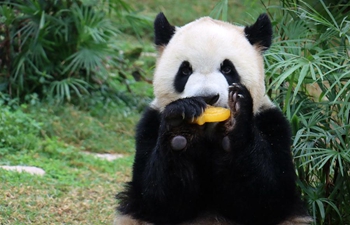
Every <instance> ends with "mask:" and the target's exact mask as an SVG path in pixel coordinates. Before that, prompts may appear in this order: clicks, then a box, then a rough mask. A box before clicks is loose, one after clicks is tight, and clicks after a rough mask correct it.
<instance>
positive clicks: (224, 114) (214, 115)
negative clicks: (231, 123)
mask: <svg viewBox="0 0 350 225" xmlns="http://www.w3.org/2000/svg"><path fill="white" fill-rule="evenodd" d="M230 114H231V112H230V110H229V109H226V108H222V107H214V106H207V108H206V109H205V110H204V113H203V114H202V115H201V116H199V117H197V118H196V119H195V120H194V123H196V124H198V125H203V124H205V123H212V122H222V121H225V120H227V119H228V118H229V117H230Z"/></svg>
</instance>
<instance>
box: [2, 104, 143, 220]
mask: <svg viewBox="0 0 350 225" xmlns="http://www.w3.org/2000/svg"><path fill="white" fill-rule="evenodd" d="M22 111H24V112H22ZM6 112H7V111H6ZM18 112H21V113H18ZM98 112H99V113H98ZM14 114H15V115H20V117H19V116H17V117H6V119H7V124H8V125H7V126H8V130H11V129H12V130H13V129H14V128H16V127H18V126H19V125H22V124H23V121H32V122H33V121H35V124H34V125H38V126H39V130H38V131H37V132H38V134H37V135H36V136H34V139H33V141H35V142H36V143H35V145H24V146H23V145H21V143H19V144H18V145H17V146H22V148H21V149H16V151H15V150H13V149H11V151H7V150H6V149H7V148H5V147H6V146H2V148H0V153H1V152H2V153H3V154H0V155H1V157H0V165H27V166H36V167H40V168H42V169H43V170H45V171H46V174H45V175H44V176H42V177H41V176H33V175H29V174H27V173H17V172H10V171H5V170H2V169H0V193H2V194H1V195H0V224H52V223H53V224H56V223H59V224H63V223H67V224H111V223H112V221H113V218H114V216H115V207H116V201H115V198H114V196H115V194H116V193H117V192H118V191H120V190H121V188H122V184H123V183H124V182H126V181H128V180H129V179H130V172H131V167H132V162H133V152H134V138H133V136H134V127H135V123H136V122H137V120H138V118H139V114H138V113H136V112H133V111H131V110H129V109H128V108H125V107H124V108H122V109H119V108H118V107H116V106H109V108H108V109H105V110H102V109H101V108H99V107H93V108H90V110H89V111H87V110H86V109H85V110H83V109H82V108H81V107H77V106H73V105H71V104H66V105H64V106H56V107H52V106H50V105H48V104H43V103H42V104H39V105H36V106H30V107H23V108H22V109H21V110H20V111H15V113H14ZM18 118H20V120H19V119H18ZM26 130H33V129H32V128H31V125H27V126H26ZM24 131H25V130H24ZM32 133H33V134H35V130H34V131H32ZM17 136H18V137H24V138H28V135H27V134H25V133H22V132H19V133H18V134H17ZM34 147H35V148H34ZM86 151H89V152H92V153H93V152H99V153H106V152H108V153H118V154H123V156H124V157H122V158H120V159H117V160H114V161H112V162H109V161H106V160H101V159H97V158H95V157H94V156H93V155H87V154H85V153H84V152H86Z"/></svg>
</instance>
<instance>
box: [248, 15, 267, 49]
mask: <svg viewBox="0 0 350 225" xmlns="http://www.w3.org/2000/svg"><path fill="white" fill-rule="evenodd" d="M244 33H245V35H246V37H247V39H248V41H249V42H250V44H252V45H258V46H259V47H261V48H262V50H266V49H268V48H269V47H270V46H271V43H272V25H271V21H270V19H269V17H268V15H267V14H265V13H264V14H261V15H260V16H259V18H258V19H257V20H256V22H255V23H254V24H253V25H251V26H246V27H245V28H244Z"/></svg>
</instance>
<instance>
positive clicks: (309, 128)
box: [265, 1, 350, 225]
mask: <svg viewBox="0 0 350 225" xmlns="http://www.w3.org/2000/svg"><path fill="white" fill-rule="evenodd" d="M317 2H319V4H318V5H317V7H320V6H321V7H320V8H318V9H317V10H316V9H315V8H314V7H312V6H311V5H309V4H307V3H305V2H302V1H298V2H294V3H293V2H291V1H282V4H283V7H279V9H281V10H279V12H277V11H275V10H274V9H273V8H272V7H271V8H269V9H268V10H269V13H270V14H271V15H272V17H274V20H275V21H276V23H275V24H276V26H275V28H276V32H275V36H276V38H275V44H274V45H273V46H272V48H271V49H270V50H269V51H268V52H267V53H266V54H265V57H266V62H267V83H268V87H269V91H268V94H269V95H270V96H271V97H272V98H273V99H274V100H275V101H276V103H277V104H278V105H279V106H280V107H281V109H282V110H283V112H284V113H285V115H286V116H287V117H288V119H289V120H290V121H291V122H292V128H293V133H294V143H293V151H294V156H295V164H296V168H297V173H298V176H299V181H298V183H299V186H300V188H301V191H302V193H303V195H304V197H305V199H306V200H307V202H308V203H309V206H310V213H311V214H312V216H313V217H314V219H315V224H329V225H331V224H347V223H348V222H349V221H350V206H349V202H350V194H349V188H350V177H349V176H350V172H349V171H350V146H349V143H350V139H349V135H350V125H349V119H350V118H349V117H350V114H349V113H350V104H349V102H350V101H349V100H350V93H349V85H350V79H349V78H350V57H349V55H350V51H349V50H350V48H349V44H350V43H349V41H350V21H349V18H348V17H347V16H346V13H345V10H346V9H348V8H349V7H350V4H348V5H341V4H336V5H326V4H325V3H324V2H323V1H317ZM281 11H282V14H281V13H280V12H281ZM342 12H343V13H342Z"/></svg>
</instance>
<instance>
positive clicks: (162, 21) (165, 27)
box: [154, 13, 175, 46]
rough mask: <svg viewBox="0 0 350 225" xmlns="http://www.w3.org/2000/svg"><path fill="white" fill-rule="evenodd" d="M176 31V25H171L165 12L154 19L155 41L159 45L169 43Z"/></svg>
mask: <svg viewBox="0 0 350 225" xmlns="http://www.w3.org/2000/svg"><path fill="white" fill-rule="evenodd" d="M174 33H175V27H174V26H172V25H170V23H169V22H168V20H167V19H166V17H165V16H164V14H163V13H159V14H158V15H157V17H156V19H155V20H154V43H155V44H156V45H157V46H161V45H167V44H168V43H169V41H170V39H171V37H172V36H173V34H174Z"/></svg>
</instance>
